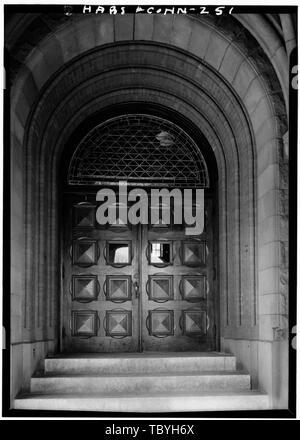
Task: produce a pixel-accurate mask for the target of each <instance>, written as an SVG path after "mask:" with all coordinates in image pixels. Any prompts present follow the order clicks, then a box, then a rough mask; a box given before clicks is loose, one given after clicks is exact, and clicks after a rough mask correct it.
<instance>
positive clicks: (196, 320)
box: [182, 310, 207, 336]
mask: <svg viewBox="0 0 300 440" xmlns="http://www.w3.org/2000/svg"><path fill="white" fill-rule="evenodd" d="M182 318H183V319H182V321H183V334H184V335H190V336H194V335H199V336H201V335H205V334H206V328H207V315H206V312H205V311H203V310H183V311H182Z"/></svg>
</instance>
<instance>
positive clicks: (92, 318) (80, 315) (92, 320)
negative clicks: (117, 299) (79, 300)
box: [71, 310, 98, 336]
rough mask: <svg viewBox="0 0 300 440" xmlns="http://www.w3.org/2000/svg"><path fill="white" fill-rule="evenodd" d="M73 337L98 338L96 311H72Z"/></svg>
mask: <svg viewBox="0 0 300 440" xmlns="http://www.w3.org/2000/svg"><path fill="white" fill-rule="evenodd" d="M71 320H72V336H96V335H97V320H98V314H97V311H96V310H73V311H72V318H71Z"/></svg>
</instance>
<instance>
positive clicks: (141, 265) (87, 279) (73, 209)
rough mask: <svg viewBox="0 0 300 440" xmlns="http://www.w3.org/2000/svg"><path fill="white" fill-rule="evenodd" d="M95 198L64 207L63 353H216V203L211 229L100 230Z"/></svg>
mask: <svg viewBox="0 0 300 440" xmlns="http://www.w3.org/2000/svg"><path fill="white" fill-rule="evenodd" d="M93 200H95V196H88V195H86V196H85V197H83V196H82V195H79V194H78V195H77V194H73V195H69V196H68V198H67V199H66V203H65V204H64V233H63V256H62V257H63V258H62V259H63V270H62V315H61V316H62V332H61V334H62V351H65V352H110V353H112V352H135V351H137V352H138V351H140V352H141V351H209V350H214V349H215V348H216V346H215V343H216V341H215V340H216V320H215V308H216V293H215V288H214V260H213V234H212V222H211V220H212V219H211V207H212V206H211V200H209V199H207V200H206V201H205V212H206V215H205V229H204V232H203V233H202V234H201V235H200V236H186V235H185V227H184V225H170V226H165V225H162V224H157V225H136V226H130V225H125V226H123V225H121V224H119V223H118V222H117V224H116V225H111V226H109V227H103V226H99V225H98V224H97V222H96V215H95V213H96V209H97V206H96V203H94V202H93Z"/></svg>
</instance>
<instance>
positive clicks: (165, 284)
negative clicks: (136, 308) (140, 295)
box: [148, 275, 174, 302]
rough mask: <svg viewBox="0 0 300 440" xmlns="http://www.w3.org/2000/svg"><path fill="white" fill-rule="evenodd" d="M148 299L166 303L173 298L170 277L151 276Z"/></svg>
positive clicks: (171, 279) (171, 278)
mask: <svg viewBox="0 0 300 440" xmlns="http://www.w3.org/2000/svg"><path fill="white" fill-rule="evenodd" d="M148 295H149V299H150V300H152V301H158V302H162V301H168V300H171V299H173V298H174V292H173V277H172V275H151V276H150V277H149V292H148Z"/></svg>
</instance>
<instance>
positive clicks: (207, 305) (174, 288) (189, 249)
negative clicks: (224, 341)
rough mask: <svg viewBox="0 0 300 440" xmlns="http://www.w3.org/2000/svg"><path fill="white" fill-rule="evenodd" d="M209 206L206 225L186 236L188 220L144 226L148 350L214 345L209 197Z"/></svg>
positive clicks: (144, 326)
mask: <svg viewBox="0 0 300 440" xmlns="http://www.w3.org/2000/svg"><path fill="white" fill-rule="evenodd" d="M205 206H206V211H207V212H206V222H205V229H204V231H203V233H202V234H201V235H200V236H186V235H185V229H184V226H178V225H175V226H173V227H168V228H167V227H151V226H149V227H146V226H144V227H143V237H142V255H141V260H142V261H141V264H142V284H141V291H142V300H143V304H142V313H143V316H142V340H143V349H144V350H145V351H152V350H155V351H156V350H157V351H189V350H196V351H207V350H213V349H215V318H214V306H215V298H214V295H215V294H214V289H213V242H212V239H213V237H212V225H211V208H212V205H211V201H210V200H206V204H205ZM167 248H169V249H167ZM153 254H154V258H152V255H153Z"/></svg>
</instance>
